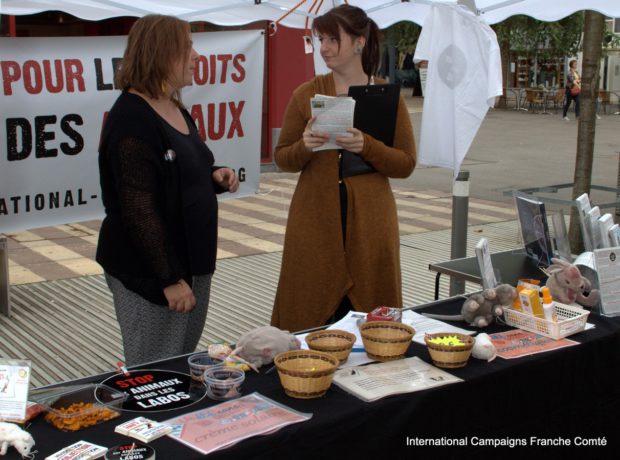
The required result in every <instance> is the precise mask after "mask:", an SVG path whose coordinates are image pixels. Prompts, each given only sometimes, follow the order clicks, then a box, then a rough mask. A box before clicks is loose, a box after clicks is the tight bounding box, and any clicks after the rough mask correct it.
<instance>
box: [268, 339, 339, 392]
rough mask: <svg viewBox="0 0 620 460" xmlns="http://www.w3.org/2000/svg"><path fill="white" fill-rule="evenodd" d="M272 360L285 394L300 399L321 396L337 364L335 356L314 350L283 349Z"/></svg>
mask: <svg viewBox="0 0 620 460" xmlns="http://www.w3.org/2000/svg"><path fill="white" fill-rule="evenodd" d="M273 362H274V363H275V365H276V368H277V369H278V375H279V376H280V383H281V384H282V387H283V388H284V391H285V392H286V394H287V395H289V396H291V397H293V398H300V399H310V398H318V397H320V396H323V395H324V394H325V393H326V392H327V390H328V389H329V387H330V385H331V384H332V378H333V377H334V371H335V370H336V368H337V367H338V364H339V361H338V358H336V357H335V356H333V355H330V354H328V353H323V352H322V351H315V350H293V351H285V352H283V353H278V355H277V356H276V357H275V359H274V361H273Z"/></svg>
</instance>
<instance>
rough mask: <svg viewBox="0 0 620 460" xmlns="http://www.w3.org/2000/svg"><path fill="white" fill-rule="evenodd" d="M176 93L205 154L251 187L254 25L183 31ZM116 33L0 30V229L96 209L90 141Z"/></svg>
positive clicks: (255, 146) (103, 102)
mask: <svg viewBox="0 0 620 460" xmlns="http://www.w3.org/2000/svg"><path fill="white" fill-rule="evenodd" d="M192 38H193V41H194V49H195V50H196V51H197V52H198V53H199V54H200V58H199V62H198V65H197V66H196V69H195V71H194V83H193V85H192V86H191V87H188V88H185V89H184V90H183V102H184V104H185V105H186V107H187V109H188V110H189V112H190V113H191V115H192V117H193V119H194V121H195V122H196V125H197V127H198V131H199V132H200V135H201V137H202V138H203V140H204V141H205V142H206V143H207V145H208V146H209V148H210V149H211V150H212V151H213V153H214V155H215V163H216V164H217V165H221V166H229V167H231V168H233V169H235V171H237V174H238V175H239V179H240V182H241V186H240V188H239V191H238V192H237V193H235V194H234V195H233V194H224V195H221V197H222V198H233V197H239V196H247V195H252V194H254V193H255V192H256V191H257V190H258V187H259V179H260V178H259V174H260V146H261V120H262V104H263V101H262V95H263V70H264V69H263V66H264V35H263V34H262V31H253V30H252V31H234V32H208V33H195V34H193V37H192ZM125 44H126V37H66V38H65V37H63V38H0V75H1V76H2V88H1V90H0V117H1V120H0V233H6V232H13V231H19V230H25V229H30V228H37V227H42V226H48V225H57V224H62V223H70V222H77V221H82V220H90V219H98V218H101V217H102V216H103V207H102V204H101V196H100V195H101V191H100V188H99V168H98V161H97V157H98V152H97V150H98V144H99V136H100V133H101V126H102V123H103V121H104V117H105V114H106V112H107V111H108V110H109V109H110V108H111V107H112V104H114V101H115V100H116V98H117V97H118V95H119V90H118V89H116V88H115V87H114V84H113V81H114V69H115V68H117V65H118V63H119V62H120V61H121V58H122V55H123V51H124V49H125Z"/></svg>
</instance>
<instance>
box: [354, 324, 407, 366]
mask: <svg viewBox="0 0 620 460" xmlns="http://www.w3.org/2000/svg"><path fill="white" fill-rule="evenodd" d="M360 332H361V334H362V341H363V342H364V348H365V349H366V354H367V355H368V357H369V358H371V359H375V360H377V361H392V360H394V359H401V358H403V357H404V356H405V352H406V351H407V349H408V348H409V345H411V339H412V338H413V335H414V334H415V329H413V328H412V327H411V326H408V325H406V324H403V323H399V322H395V321H367V322H365V323H363V324H362V325H361V326H360Z"/></svg>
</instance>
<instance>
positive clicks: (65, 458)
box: [45, 441, 108, 460]
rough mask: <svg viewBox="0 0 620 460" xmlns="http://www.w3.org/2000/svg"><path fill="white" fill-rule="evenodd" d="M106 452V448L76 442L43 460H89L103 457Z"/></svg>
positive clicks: (84, 442)
mask: <svg viewBox="0 0 620 460" xmlns="http://www.w3.org/2000/svg"><path fill="white" fill-rule="evenodd" d="M107 451H108V448H107V447H103V446H98V445H97V444H92V443H90V442H86V441H78V442H76V443H75V444H71V445H70V446H68V447H65V448H64V449H62V450H59V451H58V452H56V453H53V454H52V455H49V456H47V457H45V460H91V459H95V458H100V457H103V454H105V453H106V452H107Z"/></svg>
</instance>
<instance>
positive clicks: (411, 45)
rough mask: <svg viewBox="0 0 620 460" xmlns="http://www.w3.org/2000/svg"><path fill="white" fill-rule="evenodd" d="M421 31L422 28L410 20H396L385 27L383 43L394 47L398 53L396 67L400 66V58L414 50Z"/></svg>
mask: <svg viewBox="0 0 620 460" xmlns="http://www.w3.org/2000/svg"><path fill="white" fill-rule="evenodd" d="M421 31H422V28H421V27H420V26H419V25H417V24H416V23H414V22H411V21H401V22H397V23H395V24H393V25H391V26H390V27H388V28H387V29H385V31H384V35H385V44H386V45H387V46H393V47H394V48H396V51H397V52H398V54H399V58H398V59H397V62H398V65H397V68H401V67H402V60H403V59H404V57H405V56H406V55H407V54H413V52H414V51H415V47H416V45H417V44H418V38H420V32H421Z"/></svg>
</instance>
